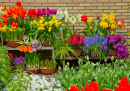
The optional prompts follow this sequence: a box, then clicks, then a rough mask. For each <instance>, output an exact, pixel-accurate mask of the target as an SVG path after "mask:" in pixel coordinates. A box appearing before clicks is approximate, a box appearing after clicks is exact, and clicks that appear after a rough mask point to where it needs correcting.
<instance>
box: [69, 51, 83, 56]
mask: <svg viewBox="0 0 130 91" xmlns="http://www.w3.org/2000/svg"><path fill="white" fill-rule="evenodd" d="M74 52H75V53H76V54H77V56H80V55H81V54H82V52H83V51H82V50H76V51H74ZM70 55H71V56H74V54H73V53H72V52H70Z"/></svg>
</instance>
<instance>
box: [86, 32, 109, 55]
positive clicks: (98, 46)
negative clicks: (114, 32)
mask: <svg viewBox="0 0 130 91" xmlns="http://www.w3.org/2000/svg"><path fill="white" fill-rule="evenodd" d="M83 44H84V45H85V47H83V51H84V53H85V54H87V55H91V56H92V57H95V56H98V57H105V56H106V55H107V50H108V48H107V46H106V44H107V39H106V38H104V34H103V36H100V35H98V34H94V38H92V37H90V36H89V35H88V36H87V37H86V36H84V39H83Z"/></svg>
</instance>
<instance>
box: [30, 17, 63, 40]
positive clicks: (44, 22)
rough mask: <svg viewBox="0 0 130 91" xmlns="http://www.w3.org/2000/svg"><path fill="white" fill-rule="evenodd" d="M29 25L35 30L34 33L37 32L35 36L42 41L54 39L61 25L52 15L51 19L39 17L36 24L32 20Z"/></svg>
mask: <svg viewBox="0 0 130 91" xmlns="http://www.w3.org/2000/svg"><path fill="white" fill-rule="evenodd" d="M30 24H31V26H32V27H33V29H34V30H35V31H34V32H36V30H37V36H39V40H41V41H44V40H53V39H55V38H56V34H57V32H59V27H60V26H61V24H62V23H61V22H58V20H57V19H56V16H55V15H53V16H52V18H43V17H41V18H40V19H39V21H38V22H37V21H35V20H34V21H32V22H31V23H30ZM43 35H44V36H43Z"/></svg>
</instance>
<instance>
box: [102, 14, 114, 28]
mask: <svg viewBox="0 0 130 91" xmlns="http://www.w3.org/2000/svg"><path fill="white" fill-rule="evenodd" d="M114 18H115V15H114V13H111V14H109V15H107V14H103V17H102V21H101V22H100V26H101V27H102V28H103V29H104V28H108V27H111V29H113V28H115V21H114Z"/></svg>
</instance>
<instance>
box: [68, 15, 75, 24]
mask: <svg viewBox="0 0 130 91" xmlns="http://www.w3.org/2000/svg"><path fill="white" fill-rule="evenodd" d="M69 21H70V23H72V24H75V23H76V18H75V17H74V16H71V17H70V18H69Z"/></svg>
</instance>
